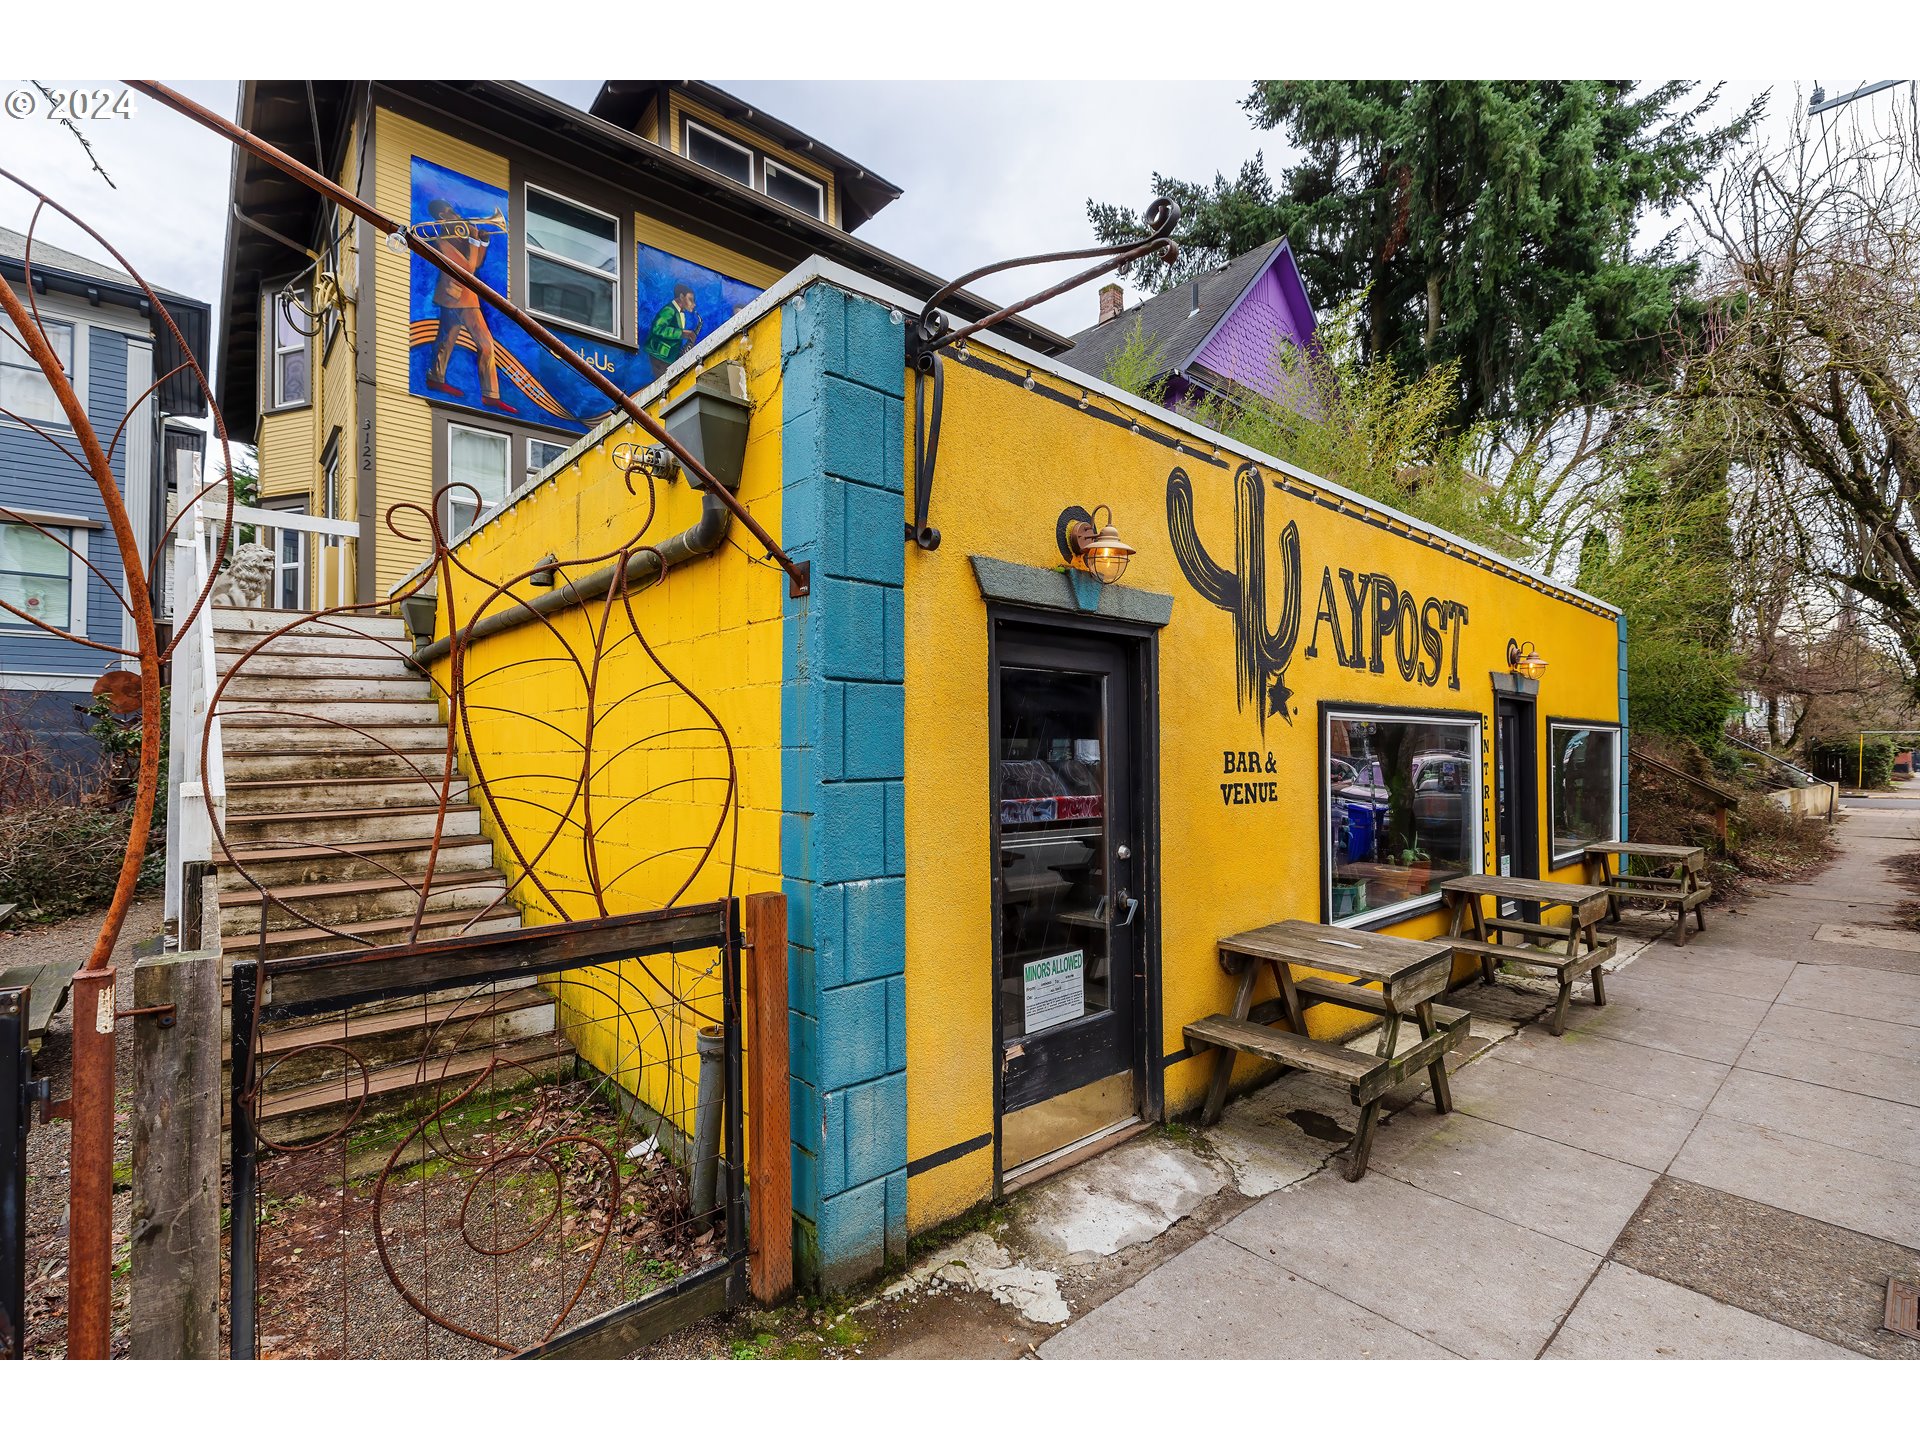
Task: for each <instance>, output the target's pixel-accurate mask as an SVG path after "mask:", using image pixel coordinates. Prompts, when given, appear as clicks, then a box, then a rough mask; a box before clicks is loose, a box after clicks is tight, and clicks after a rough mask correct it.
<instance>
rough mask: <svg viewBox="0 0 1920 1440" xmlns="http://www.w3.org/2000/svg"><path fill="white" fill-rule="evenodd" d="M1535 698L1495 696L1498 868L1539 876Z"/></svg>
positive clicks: (1496, 865) (1509, 871)
mask: <svg viewBox="0 0 1920 1440" xmlns="http://www.w3.org/2000/svg"><path fill="white" fill-rule="evenodd" d="M1534 730H1535V726H1534V713H1533V702H1532V701H1531V700H1523V699H1519V698H1517V697H1515V696H1512V695H1496V696H1495V697H1494V702H1493V763H1494V781H1493V795H1494V804H1495V806H1496V818H1495V824H1494V868H1495V870H1496V871H1497V872H1498V873H1500V874H1502V875H1517V876H1520V877H1522V878H1524V879H1528V880H1538V879H1539V878H1540V787H1539V778H1538V777H1539V771H1540V757H1539V750H1538V748H1537V746H1538V742H1537V740H1536V737H1535V734H1534Z"/></svg>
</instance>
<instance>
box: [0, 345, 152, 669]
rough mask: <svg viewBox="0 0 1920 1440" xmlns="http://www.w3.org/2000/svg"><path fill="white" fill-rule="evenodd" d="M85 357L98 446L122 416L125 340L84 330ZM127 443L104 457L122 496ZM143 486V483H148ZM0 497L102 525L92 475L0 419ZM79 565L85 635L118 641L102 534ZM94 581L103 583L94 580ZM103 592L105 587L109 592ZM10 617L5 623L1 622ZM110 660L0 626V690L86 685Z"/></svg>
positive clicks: (115, 552)
mask: <svg viewBox="0 0 1920 1440" xmlns="http://www.w3.org/2000/svg"><path fill="white" fill-rule="evenodd" d="M86 352H87V359H86V365H87V397H86V399H87V418H88V419H89V420H90V421H91V422H92V423H93V427H94V430H95V431H96V432H97V433H98V434H99V436H100V438H101V440H102V441H103V442H104V441H106V440H109V439H111V438H112V437H113V432H114V430H115V428H116V427H118V426H119V424H120V421H121V420H122V418H123V417H124V416H125V415H126V409H127V337H126V336H125V335H123V334H121V333H119V332H118V331H114V330H108V329H105V328H103V327H100V326H90V327H89V333H88V335H87V339H86ZM46 428H47V430H48V431H49V433H51V434H53V435H54V436H56V437H57V438H58V439H59V440H60V441H61V443H63V444H66V445H68V446H69V447H72V446H73V444H74V442H73V439H72V431H70V430H68V429H67V428H66V427H65V426H64V425H48V426H47V427H46ZM126 453H127V437H126V435H125V434H124V433H123V434H122V435H121V436H120V439H119V442H118V443H117V444H116V445H115V446H114V450H113V454H112V455H111V456H110V457H109V458H110V459H111V460H112V462H113V474H114V478H115V480H117V481H118V482H119V485H120V492H121V494H122V495H125V493H126V483H127V480H126ZM148 483H151V477H149V479H148ZM0 497H4V500H5V503H6V504H7V505H8V506H10V507H13V508H16V509H20V510H32V511H42V512H48V513H53V514H59V515H74V516H82V517H85V518H87V519H91V520H95V521H99V522H101V523H102V524H103V525H104V524H105V522H106V518H107V515H106V508H105V507H104V506H103V505H102V504H101V502H100V492H99V490H98V488H97V487H96V486H95V485H94V482H93V478H92V476H90V475H88V474H87V473H85V472H83V471H82V470H81V469H80V468H79V467H78V466H76V465H75V464H74V463H73V461H71V460H69V459H68V458H67V457H66V456H65V455H62V454H61V453H60V452H59V451H58V450H57V449H55V448H54V446H53V445H52V444H51V443H50V442H48V441H47V440H44V439H42V438H41V437H40V436H38V435H36V434H34V433H33V432H32V431H31V430H27V429H24V428H23V427H21V426H19V425H15V424H10V423H7V422H4V421H0ZM86 555H87V559H88V560H89V561H91V562H92V563H93V564H94V565H95V566H97V567H98V568H99V570H100V572H101V574H100V575H94V574H91V573H89V574H88V575H87V577H86V588H87V594H86V617H87V623H86V636H87V638H88V639H89V640H95V641H98V642H100V643H102V644H106V645H118V644H119V643H120V614H121V610H120V602H119V600H118V599H117V598H116V596H117V594H118V593H119V592H120V591H121V590H122V588H123V585H124V580H123V572H122V570H121V566H120V552H119V548H118V547H117V546H116V545H115V544H114V543H113V536H112V532H111V531H110V530H106V529H100V530H95V531H92V532H90V533H89V535H88V536H87V551H86ZM102 576H104V577H105V579H104V580H103V579H102ZM109 587H111V588H109ZM8 618H9V619H11V617H8ZM112 658H113V657H111V656H109V655H106V654H103V653H102V652H100V651H98V650H89V649H88V648H87V647H85V646H83V645H77V644H74V643H73V642H72V641H68V640H61V639H57V638H55V637H54V636H51V635H47V634H45V633H43V632H41V631H37V630H34V629H31V628H29V627H26V626H23V625H20V624H18V623H12V624H7V625H5V626H3V627H0V686H4V685H6V683H7V679H8V678H9V677H11V676H13V675H16V674H22V673H25V674H34V675H73V676H76V677H78V676H84V677H86V678H87V679H88V680H91V679H92V677H94V676H95V675H98V674H99V673H100V672H101V671H102V670H103V669H105V668H106V666H107V664H108V662H109V661H111V659H112Z"/></svg>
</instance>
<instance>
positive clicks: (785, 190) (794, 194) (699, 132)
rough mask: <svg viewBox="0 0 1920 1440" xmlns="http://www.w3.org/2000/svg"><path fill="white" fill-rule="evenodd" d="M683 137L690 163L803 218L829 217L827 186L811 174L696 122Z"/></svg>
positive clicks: (687, 125) (686, 127) (686, 125)
mask: <svg viewBox="0 0 1920 1440" xmlns="http://www.w3.org/2000/svg"><path fill="white" fill-rule="evenodd" d="M684 134H685V139H684V147H685V150H686V156H687V158H688V159H689V160H694V161H697V162H698V163H700V164H702V165H704V166H706V167H707V169H709V170H711V171H713V172H714V173H715V174H718V175H724V176H726V177H727V178H728V179H729V180H733V181H736V182H738V183H739V184H741V185H744V186H746V187H747V188H748V189H749V190H758V191H759V192H760V193H761V194H763V195H765V196H767V198H768V199H771V200H778V201H779V202H780V203H781V204H782V205H785V206H788V207H789V208H791V209H794V210H798V211H799V212H800V213H801V214H802V215H811V216H812V217H813V218H814V219H816V220H825V219H826V218H827V187H826V186H825V185H822V184H821V183H820V182H819V181H818V180H816V179H814V178H813V177H812V176H811V175H807V174H804V173H803V172H801V171H800V170H798V169H796V168H794V167H793V166H791V165H787V164H784V163H782V162H781V161H779V160H775V159H774V158H773V157H772V156H770V155H765V154H762V153H761V152H760V151H758V150H755V149H753V148H751V147H750V146H746V145H742V144H741V143H740V142H739V141H737V140H730V139H728V138H727V137H726V136H724V135H721V134H719V133H718V132H717V131H714V130H709V129H708V128H707V127H706V126H704V125H702V124H700V123H699V122H698V121H695V120H688V121H686V122H684Z"/></svg>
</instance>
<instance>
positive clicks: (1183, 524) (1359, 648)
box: [1167, 465, 1467, 734]
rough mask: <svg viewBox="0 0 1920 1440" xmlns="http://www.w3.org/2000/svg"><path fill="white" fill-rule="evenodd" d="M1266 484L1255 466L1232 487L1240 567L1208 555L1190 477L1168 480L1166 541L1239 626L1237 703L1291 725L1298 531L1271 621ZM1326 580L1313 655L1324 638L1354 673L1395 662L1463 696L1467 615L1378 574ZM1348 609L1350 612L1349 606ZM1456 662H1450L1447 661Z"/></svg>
mask: <svg viewBox="0 0 1920 1440" xmlns="http://www.w3.org/2000/svg"><path fill="white" fill-rule="evenodd" d="M1266 503H1267V481H1266V478H1265V477H1264V476H1262V475H1261V473H1260V471H1259V470H1258V469H1257V468H1256V467H1255V466H1252V465H1242V466H1241V467H1240V468H1239V470H1237V471H1236V472H1235V473H1234V477H1233V537H1234V543H1233V564H1232V567H1231V568H1229V567H1228V566H1227V565H1225V564H1223V563H1221V562H1220V561H1219V560H1217V559H1215V558H1214V556H1212V555H1211V554H1209V553H1208V551H1207V547H1206V546H1205V544H1204V543H1203V542H1202V541H1201V539H1200V535H1199V532H1198V530H1197V529H1196V528H1195V526H1194V520H1193V482H1192V481H1191V480H1189V479H1188V478H1187V473H1186V471H1184V470H1181V469H1179V468H1177V467H1176V468H1175V469H1174V471H1173V473H1172V474H1170V475H1168V476H1167V534H1168V538H1169V539H1170V541H1171V542H1172V545H1173V554H1174V558H1175V559H1176V560H1177V561H1178V562H1179V565H1180V573H1181V574H1182V575H1183V576H1185V577H1186V581H1187V583H1188V584H1189V585H1191V586H1192V587H1193V588H1194V590H1195V591H1196V592H1197V593H1198V594H1199V595H1200V596H1201V597H1202V598H1203V599H1205V600H1207V601H1209V602H1210V603H1212V604H1214V605H1217V606H1218V607H1219V608H1220V609H1222V610H1225V611H1226V612H1227V613H1228V614H1229V615H1231V616H1233V640H1234V651H1235V654H1236V657H1237V660H1238V664H1237V666H1236V670H1237V674H1238V680H1239V683H1238V691H1239V693H1238V696H1237V699H1238V703H1239V708H1240V709H1241V710H1243V711H1244V710H1246V709H1248V708H1249V707H1251V708H1252V709H1253V711H1254V713H1255V715H1256V717H1257V718H1258V720H1259V722H1260V730H1261V733H1262V734H1264V733H1265V732H1266V728H1267V717H1268V716H1270V715H1278V716H1279V717H1280V718H1281V719H1282V720H1285V721H1286V722H1287V723H1288V724H1292V723H1293V717H1294V716H1295V715H1296V714H1298V713H1299V708H1298V707H1297V706H1295V705H1293V704H1292V703H1291V702H1292V699H1293V689H1292V687H1290V686H1289V685H1288V684H1287V667H1288V665H1289V664H1290V663H1291V662H1292V660H1293V651H1294V646H1295V645H1296V644H1297V643H1298V641H1299V638H1300V617H1301V613H1302V609H1303V606H1302V599H1303V592H1302V586H1301V568H1300V527H1299V525H1297V524H1296V523H1295V522H1293V521H1291V520H1289V521H1288V522H1287V523H1286V526H1285V527H1284V528H1283V529H1282V530H1281V531H1280V540H1279V567H1280V573H1279V575H1278V577H1277V580H1278V594H1279V597H1280V599H1279V602H1278V603H1279V614H1278V615H1277V617H1273V618H1271V619H1270V612H1269V608H1268V607H1269V600H1268V589H1269V586H1268V582H1267V559H1268V556H1267V520H1266ZM1335 573H1336V570H1335V567H1334V566H1331V565H1329V566H1326V567H1325V568H1323V569H1322V570H1321V572H1320V593H1319V604H1318V606H1317V608H1316V609H1315V611H1314V617H1313V629H1312V632H1311V634H1310V635H1309V637H1308V641H1307V648H1306V651H1305V654H1306V656H1307V658H1308V659H1315V658H1318V656H1319V655H1320V653H1321V649H1320V646H1321V640H1322V637H1323V635H1326V636H1329V637H1330V638H1331V640H1332V645H1333V655H1334V659H1335V660H1336V661H1337V662H1338V663H1339V664H1341V665H1345V666H1347V667H1349V668H1350V669H1355V670H1370V671H1372V673H1374V674H1375V675H1381V674H1384V673H1386V668H1387V665H1388V663H1389V662H1391V663H1392V664H1393V666H1394V667H1395V668H1396V669H1397V670H1398V671H1399V674H1400V678H1401V679H1402V680H1405V681H1408V682H1410V683H1418V684H1421V685H1426V686H1433V685H1437V684H1439V683H1440V677H1441V676H1442V675H1443V674H1444V675H1445V676H1446V677H1447V688H1448V689H1451V690H1458V689H1459V688H1460V633H1461V631H1462V629H1463V628H1464V627H1465V626H1466V623H1467V607H1466V606H1465V605H1462V604H1461V603H1460V602H1459V601H1457V600H1443V599H1441V598H1439V597H1438V596H1428V597H1427V598H1426V599H1425V600H1419V599H1416V598H1415V596H1414V594H1413V592H1412V591H1411V590H1404V589H1402V588H1401V587H1400V586H1399V585H1398V584H1396V583H1395V581H1394V579H1393V577H1392V576H1391V575H1387V574H1383V573H1381V572H1379V571H1355V570H1350V569H1345V568H1342V569H1339V570H1338V572H1337V573H1338V574H1339V577H1340V579H1339V583H1338V585H1336V584H1335V582H1334V575H1335ZM1343 601H1344V603H1343ZM1449 652H1450V655H1449Z"/></svg>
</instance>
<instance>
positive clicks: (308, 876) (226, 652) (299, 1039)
mask: <svg viewBox="0 0 1920 1440" xmlns="http://www.w3.org/2000/svg"><path fill="white" fill-rule="evenodd" d="M297 619H298V616H296V615H295V614H293V613H292V612H288V611H276V610H229V609H221V610H219V611H217V612H216V613H215V615H214V621H213V630H214V637H215V655H216V668H217V670H218V672H219V674H220V675H221V676H222V677H223V678H224V677H225V676H227V675H228V674H229V673H230V672H231V671H233V670H234V669H235V668H236V667H238V672H239V673H238V674H237V675H235V676H234V678H233V679H232V681H231V683H229V684H228V685H227V687H226V689H225V691H224V693H223V694H222V696H221V699H220V704H219V714H220V724H221V731H222V736H223V748H224V759H225V770H226V796H227V803H226V848H225V851H224V853H223V854H218V855H217V856H216V858H217V859H218V860H219V862H220V882H219V885H220V896H219V901H220V933H221V940H222V949H223V951H224V952H225V956H226V958H227V961H228V971H229V974H230V973H231V961H232V960H233V959H236V958H245V959H252V958H254V957H255V956H257V955H262V954H264V956H265V957H266V958H267V959H276V958H279V957H281V956H291V955H314V954H324V953H326V952H329V951H336V950H350V949H356V948H358V947H360V946H363V945H394V944H404V943H407V942H409V941H410V940H411V939H413V938H415V937H414V935H413V925H414V917H415V912H416V910H417V909H418V908H419V906H420V892H421V890H422V889H425V890H426V903H425V909H424V912H423V913H422V914H421V924H420V928H419V932H418V936H417V938H418V939H420V940H431V939H436V938H440V937H447V936H455V935H475V934H491V933H498V932H502V931H509V930H515V929H518V928H519V925H520V917H519V914H518V912H517V910H516V909H515V908H514V906H513V903H512V901H511V900H510V899H509V898H508V897H507V884H506V877H505V876H504V875H503V874H502V873H501V872H500V870H499V869H498V868H497V867H496V866H495V864H494V856H493V846H492V843H491V842H490V841H488V840H487V839H486V838H485V837H484V836H482V835H481V833H480V810H479V807H478V806H477V805H476V804H474V803H473V802H472V800H471V798H470V797H469V795H468V793H467V782H466V780H465V778H464V777H463V776H462V775H461V774H460V773H459V771H458V768H457V767H456V769H455V771H454V773H453V776H452V778H451V782H450V783H449V784H448V785H447V787H446V792H447V805H446V810H445V819H444V821H442V820H441V818H440V815H441V805H440V797H441V791H442V774H443V771H444V768H445V764H446V761H445V754H446V743H447V730H446V726H445V724H444V723H442V721H441V718H440V711H439V706H438V704H437V703H436V702H435V699H434V695H433V690H432V687H431V685H430V684H429V682H428V681H427V680H426V679H425V677H423V676H422V675H420V674H419V672H417V671H415V670H414V669H413V668H412V667H411V666H410V665H409V664H408V663H407V656H408V654H409V653H410V651H411V648H412V646H411V642H410V639H409V637H408V635H407V633H406V630H405V628H404V626H403V624H402V622H401V621H400V620H398V619H396V618H387V617H371V616H369V617H359V616H351V617H330V618H328V619H326V620H306V621H302V622H301V623H298V624H295V625H294V627H293V629H292V630H290V631H289V632H288V633H287V634H285V635H282V636H278V637H276V638H274V639H273V640H271V641H269V642H268V643H267V645H266V647H265V648H263V649H261V650H259V651H258V652H256V653H255V654H253V655H252V656H251V657H250V658H245V659H244V663H242V662H243V657H245V656H246V652H247V651H248V650H249V649H251V648H252V647H253V646H254V645H255V644H256V643H258V642H259V641H260V639H261V637H262V636H263V635H264V634H266V633H267V632H269V631H272V630H275V629H278V628H280V627H281V626H283V625H286V624H288V623H289V622H292V621H295V620H297ZM436 826H437V827H438V830H439V834H440V848H439V855H438V858H437V860H433V861H432V868H433V876H432V881H431V884H430V885H429V882H428V879H427V871H428V865H429V861H430V860H431V859H432V856H433V844H434V833H435V829H436ZM243 867H244V873H243ZM262 888H264V889H266V890H267V891H269V892H271V895H272V897H273V898H272V900H263V897H262V894H261V889H262ZM275 902H279V903H275ZM285 907H292V911H296V912H298V913H297V914H295V913H290V912H289V910H288V909H287V908H285ZM263 910H264V915H263ZM263 923H264V927H265V929H264V935H263V931H262V925H263ZM336 931H338V932H345V933H344V934H338V933H335V932H336ZM263 940H264V945H263V943H262V942H263ZM329 1044H331V1045H341V1044H344V1045H345V1046H346V1047H347V1048H348V1049H350V1050H351V1051H352V1052H353V1054H354V1055H355V1056H357V1057H358V1059H359V1060H360V1061H361V1062H362V1063H363V1064H364V1065H365V1066H366V1067H367V1072H368V1073H367V1085H366V1088H367V1090H368V1105H367V1107H366V1109H364V1110H362V1111H361V1123H363V1124H364V1121H365V1117H366V1116H367V1115H368V1114H370V1113H373V1112H377V1111H380V1110H387V1109H393V1108H396V1107H399V1106H403V1105H405V1104H407V1103H408V1102H409V1101H415V1100H420V1099H424V1098H427V1097H428V1096H429V1095H430V1094H431V1093H432V1092H433V1090H435V1089H436V1088H438V1089H444V1090H445V1091H446V1093H447V1094H448V1095H451V1094H453V1093H456V1092H457V1091H458V1090H459V1089H460V1087H461V1086H462V1085H463V1084H464V1083H465V1081H466V1079H467V1078H470V1077H471V1076H472V1075H473V1074H474V1073H476V1072H478V1071H479V1070H482V1069H484V1068H485V1067H486V1065H487V1064H488V1063H490V1062H491V1061H493V1060H495V1059H499V1060H502V1061H505V1062H508V1064H509V1067H510V1069H511V1072H512V1074H513V1076H514V1078H515V1079H516V1080H518V1079H522V1078H525V1077H526V1076H527V1075H529V1074H532V1075H539V1074H546V1073H553V1072H558V1071H560V1070H563V1069H565V1068H566V1067H567V1066H568V1065H569V1064H570V1062H571V1057H572V1050H571V1048H570V1047H569V1046H568V1045H567V1044H566V1042H565V1041H564V1039H563V1038H562V1037H561V1036H560V1035H559V1033H558V1032H557V1030H556V1027H555V1021H554V1007H553V1000H552V997H551V996H550V995H548V994H547V992H546V991H544V990H542V989H540V988H538V987H537V986H534V985H532V984H531V983H530V982H519V983H518V984H516V985H514V986H512V987H508V986H504V985H503V986H501V987H499V988H498V990H493V989H491V988H490V989H489V991H488V992H487V993H485V994H474V995H463V994H462V993H460V992H457V991H444V992H440V993H438V994H435V995H431V996H428V997H426V998H425V999H424V1000H423V999H411V1000H404V1001H392V1002H385V1003H381V1004H375V1005H367V1006H361V1007H357V1008H356V1009H355V1010H353V1011H352V1012H351V1013H349V1014H346V1015H344V1016H340V1015H335V1016H326V1017H321V1018H318V1019H315V1020H312V1021H306V1022H300V1023H285V1024H279V1025H274V1026H270V1027H269V1028H268V1030H267V1033H266V1034H265V1035H264V1036H263V1038H262V1040H261V1056H262V1065H263V1068H264V1073H265V1076H266V1080H265V1088H264V1092H263V1095H262V1100H261V1121H262V1130H263V1131H264V1132H265V1133H266V1134H267V1135H268V1136H269V1137H270V1138H272V1139H275V1140H278V1141H281V1142H283V1143H293V1142H297V1141H300V1140H304V1139H311V1138H313V1137H315V1136H318V1135H323V1134H325V1133H327V1132H328V1131H329V1130H331V1129H332V1128H334V1127H335V1126H336V1125H337V1124H339V1123H340V1122H341V1121H342V1120H343V1119H345V1118H346V1116H347V1115H348V1114H350V1113H351V1111H352V1109H353V1105H354V1104H355V1103H357V1100H358V1096H359V1093H360V1090H361V1075H360V1069H359V1066H357V1065H355V1064H354V1063H353V1062H352V1061H350V1060H348V1059H347V1058H346V1057H345V1056H344V1055H342V1054H341V1052H340V1051H339V1050H335V1049H320V1048H310V1047H317V1046H323V1045H329Z"/></svg>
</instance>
